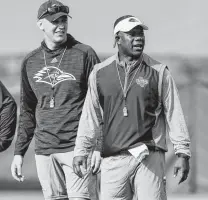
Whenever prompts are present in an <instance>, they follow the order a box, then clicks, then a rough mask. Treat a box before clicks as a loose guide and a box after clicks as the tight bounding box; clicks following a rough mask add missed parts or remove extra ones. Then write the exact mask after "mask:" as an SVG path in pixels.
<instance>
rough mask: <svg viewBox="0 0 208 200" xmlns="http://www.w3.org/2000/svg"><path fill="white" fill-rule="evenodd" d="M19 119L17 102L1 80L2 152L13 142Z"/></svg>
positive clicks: (0, 136) (0, 129)
mask: <svg viewBox="0 0 208 200" xmlns="http://www.w3.org/2000/svg"><path fill="white" fill-rule="evenodd" d="M16 121H17V104H16V102H15V100H14V99H13V97H12V96H11V94H10V93H9V92H8V90H7V89H6V88H5V86H4V85H3V84H2V82H1V81H0V152H1V151H4V150H6V149H7V148H8V147H9V146H10V145H11V143H12V140H13V138H14V135H15V130H16Z"/></svg>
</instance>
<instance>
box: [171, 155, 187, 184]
mask: <svg viewBox="0 0 208 200" xmlns="http://www.w3.org/2000/svg"><path fill="white" fill-rule="evenodd" d="M189 169H190V167H189V160H188V159H187V158H184V157H178V158H177V161H176V164H175V167H174V177H176V176H177V175H178V172H179V171H180V172H181V177H180V180H179V182H178V184H180V183H182V182H183V181H185V180H186V179H187V177H188V173H189Z"/></svg>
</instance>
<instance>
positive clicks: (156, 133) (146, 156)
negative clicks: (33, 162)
mask: <svg viewBox="0 0 208 200" xmlns="http://www.w3.org/2000/svg"><path fill="white" fill-rule="evenodd" d="M147 29H148V27H147V26H146V25H144V24H143V23H142V22H141V21H140V20H139V19H138V18H136V17H134V16H132V15H126V16H122V17H120V18H119V19H117V20H116V21H115V23H114V35H115V45H116V44H117V47H118V53H117V54H116V55H114V56H112V57H110V58H109V59H107V60H105V61H104V62H102V63H100V64H97V65H96V66H95V67H94V68H93V71H92V72H91V75H90V77H89V88H88V92H87V96H86V99H85V103H84V107H83V111H82V115H81V118H80V123H79V128H78V133H77V138H76V146H75V150H74V156H75V157H74V161H73V166H74V171H75V173H76V174H77V175H79V176H80V177H83V174H82V171H81V169H80V166H81V165H83V163H86V160H87V156H88V155H89V152H90V149H91V148H92V147H93V145H94V144H93V142H92V141H94V138H97V137H98V138H100V139H103V140H102V141H101V140H97V141H98V142H99V144H100V146H101V147H102V148H100V149H102V151H101V155H102V157H103V160H102V163H101V200H115V199H116V200H121V199H122V200H132V198H133V197H134V198H135V199H141V200H166V198H167V197H166V190H165V181H166V180H165V152H166V151H167V146H166V132H168V133H169V136H170V140H171V142H172V143H173V146H174V150H175V154H176V158H177V161H176V164H175V167H174V175H175V176H177V175H178V176H179V183H181V182H183V181H185V180H186V178H187V177H188V172H189V157H190V138H189V134H188V130H187V127H186V124H185V120H184V116H183V112H182V108H181V105H180V101H179V95H178V91H177V88H176V84H175V82H174V80H173V78H172V76H171V74H170V72H169V70H168V68H167V66H166V65H164V64H161V63H160V62H158V61H156V60H154V59H152V58H151V57H150V56H148V55H146V54H145V53H143V50H144V46H145V34H144V30H147Z"/></svg>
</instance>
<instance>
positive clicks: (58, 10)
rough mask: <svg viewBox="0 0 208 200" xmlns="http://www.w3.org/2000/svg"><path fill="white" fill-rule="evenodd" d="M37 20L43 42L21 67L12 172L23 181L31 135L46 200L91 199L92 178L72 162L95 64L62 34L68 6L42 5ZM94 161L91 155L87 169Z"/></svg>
mask: <svg viewBox="0 0 208 200" xmlns="http://www.w3.org/2000/svg"><path fill="white" fill-rule="evenodd" d="M37 18H38V19H37V25H38V27H39V28H40V30H41V31H43V35H44V39H43V42H42V43H41V46H40V47H39V48H37V49H35V50H34V51H32V52H31V53H29V54H28V55H27V56H26V57H25V59H24V60H23V63H22V68H21V104H20V119H19V128H18V133H17V140H16V145H15V152H14V158H13V162H12V165H11V172H12V175H13V177H14V179H16V180H17V181H20V182H21V181H23V180H24V176H23V173H22V165H23V159H24V155H25V153H26V151H27V149H28V147H29V145H30V142H31V140H32V138H33V136H34V135H35V160H36V167H37V174H38V178H39V181H40V184H41V186H42V190H43V194H44V197H45V199H47V200H49V199H73V200H84V199H93V198H95V199H96V197H91V195H90V194H91V193H90V192H92V190H93V189H96V188H95V187H93V186H94V184H96V176H93V175H92V173H90V172H89V173H87V174H86V175H85V177H84V178H79V177H78V176H77V175H76V174H75V173H74V172H73V169H72V160H73V150H74V146H75V138H76V135H77V128H78V122H79V119H80V115H81V111H82V106H83V103H84V99H85V96H86V93H87V88H88V85H87V83H88V76H89V74H90V72H91V70H92V69H93V66H94V65H95V64H97V63H98V62H100V61H99V58H98V56H97V55H96V53H95V51H94V50H93V49H92V48H91V47H90V46H88V45H85V44H82V43H80V42H78V41H77V40H76V39H74V38H73V37H72V36H71V35H70V34H67V28H68V18H71V16H69V7H68V6H65V5H63V4H62V3H61V2H59V1H55V0H50V1H46V2H45V3H43V4H42V5H41V6H40V8H39V10H38V16H37ZM98 159H100V157H99V158H98ZM94 161H95V154H93V157H92V167H93V165H94V163H95V162H94ZM89 162H90V160H89ZM97 162H99V160H97Z"/></svg>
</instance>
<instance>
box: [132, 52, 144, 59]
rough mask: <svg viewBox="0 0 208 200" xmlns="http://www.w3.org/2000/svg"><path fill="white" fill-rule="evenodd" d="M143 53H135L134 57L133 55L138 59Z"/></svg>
mask: <svg viewBox="0 0 208 200" xmlns="http://www.w3.org/2000/svg"><path fill="white" fill-rule="evenodd" d="M142 52H143V51H137V52H133V53H132V55H133V56H134V57H138V58H139V57H140V56H141V55H142Z"/></svg>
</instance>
